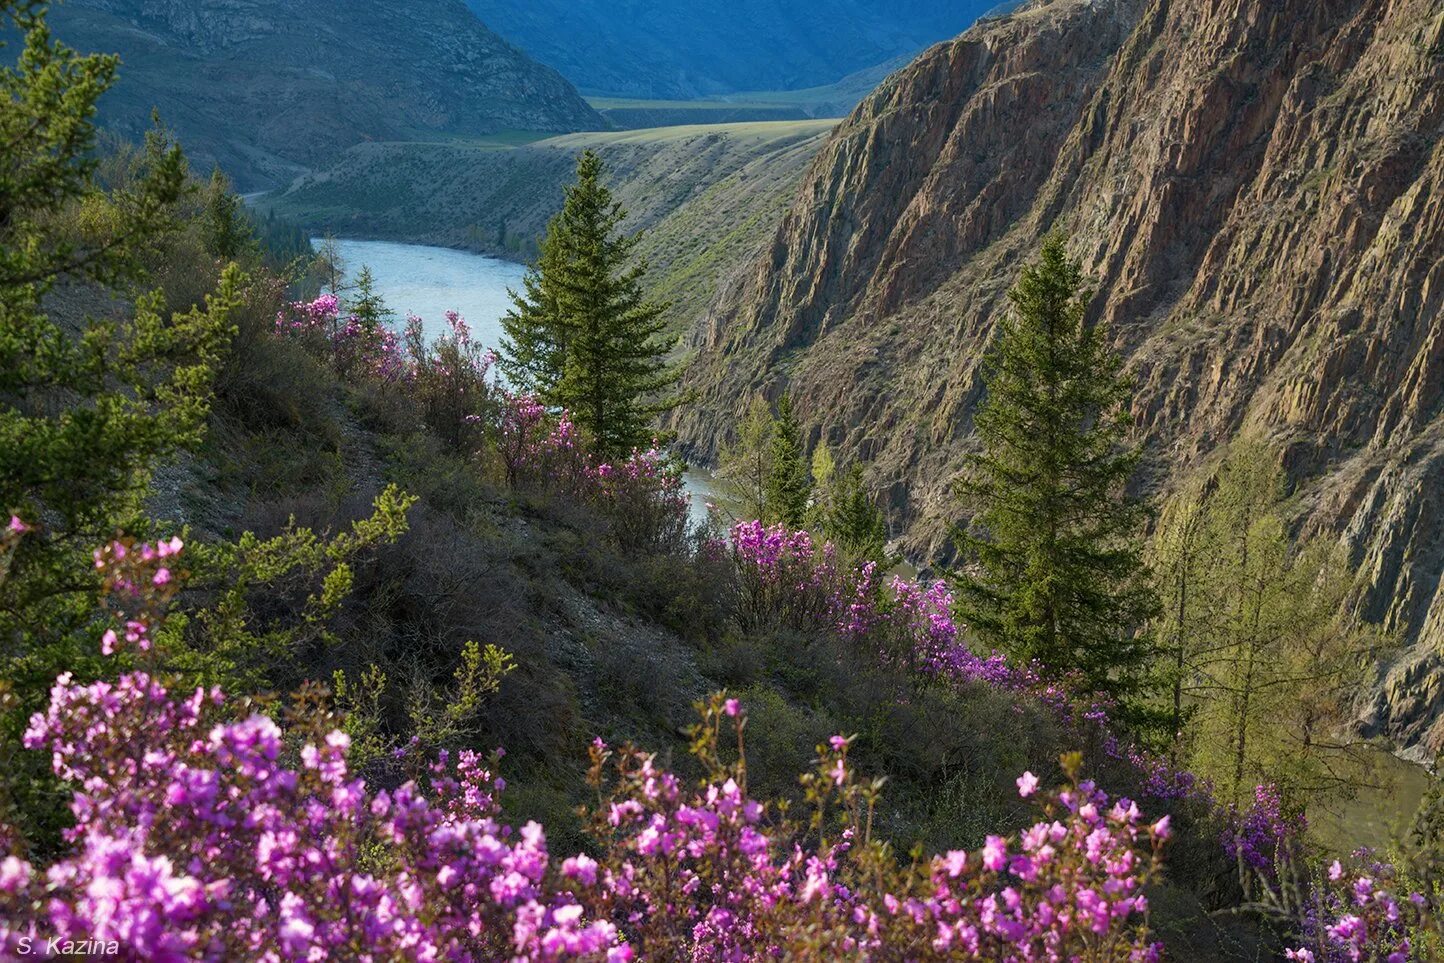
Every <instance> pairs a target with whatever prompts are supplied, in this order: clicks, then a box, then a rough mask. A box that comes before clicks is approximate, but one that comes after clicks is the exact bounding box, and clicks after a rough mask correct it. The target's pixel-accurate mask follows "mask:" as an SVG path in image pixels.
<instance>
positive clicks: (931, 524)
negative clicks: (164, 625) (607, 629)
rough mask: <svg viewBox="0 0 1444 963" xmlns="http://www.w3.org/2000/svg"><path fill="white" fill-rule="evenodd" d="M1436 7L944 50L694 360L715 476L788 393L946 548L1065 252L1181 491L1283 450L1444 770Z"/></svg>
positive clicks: (1179, 11) (704, 440)
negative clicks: (768, 408)
mask: <svg viewBox="0 0 1444 963" xmlns="http://www.w3.org/2000/svg"><path fill="white" fill-rule="evenodd" d="M1441 131H1444V8H1441V7H1440V6H1439V4H1438V3H1437V0H1187V2H1185V0H1051V2H1035V3H1033V4H1030V5H1029V6H1027V7H1026V8H1025V9H1024V10H1023V11H1022V12H1020V13H1018V14H1015V15H1014V16H1013V17H1011V18H1009V19H1006V20H1002V21H992V22H986V23H984V24H981V25H979V26H978V27H976V28H974V29H973V30H971V31H969V32H968V33H967V34H964V35H963V36H962V37H961V38H959V39H958V40H956V41H954V42H951V43H948V44H943V45H941V46H938V47H936V48H934V49H932V50H931V51H929V52H928V53H926V54H924V55H923V56H922V57H921V58H920V59H919V60H917V61H916V62H915V63H914V64H912V66H911V67H909V68H908V69H907V70H905V71H902V72H901V73H899V74H896V75H894V76H893V77H892V78H891V79H890V80H889V81H888V82H887V83H885V84H884V85H883V86H882V87H881V88H880V89H879V90H878V91H877V92H876V93H875V94H874V95H873V96H872V97H871V98H869V99H868V100H866V101H864V103H863V104H862V105H861V106H860V107H859V108H858V109H857V111H856V112H855V113H854V114H853V115H852V117H851V118H850V119H849V121H848V122H847V123H845V124H844V125H843V126H842V127H840V128H839V130H838V131H837V133H836V134H835V135H834V137H833V139H832V140H831V141H830V143H829V144H828V145H827V146H826V147H824V148H823V150H822V151H821V153H820V154H819V156H818V157H817V159H816V161H815V162H814V164H813V167H812V169H811V171H810V173H809V175H808V177H807V178H806V179H805V181H804V182H803V186H802V188H801V190H800V193H799V195H798V196H797V198H796V199H795V201H794V203H793V205H792V207H791V209H790V211H789V212H788V214H787V215H786V217H785V218H784V221H783V223H782V225H781V226H780V228H779V229H778V231H777V234H776V237H775V239H774V241H773V243H772V245H771V247H770V250H768V251H767V252H766V254H765V256H764V257H763V258H762V259H761V260H760V261H759V263H758V264H757V265H756V266H755V268H754V269H753V270H752V272H751V274H750V276H749V278H748V279H747V281H746V282H745V283H744V284H743V285H742V286H741V287H740V289H739V290H738V291H737V293H736V294H735V295H734V296H733V297H732V298H731V299H730V300H729V301H728V302H727V303H725V304H722V305H720V306H719V307H718V309H717V310H716V311H714V312H713V315H712V320H711V323H709V324H707V325H705V326H704V327H702V328H700V329H699V330H698V332H697V334H696V345H695V347H696V348H697V349H698V351H699V355H698V360H697V362H696V366H695V370H694V377H693V378H692V379H691V382H692V383H693V384H695V385H698V386H699V387H701V388H702V390H703V393H704V401H703V403H702V404H701V405H700V406H699V407H698V408H697V409H696V410H695V411H694V412H692V413H690V414H689V415H688V416H686V417H685V418H684V419H683V420H682V422H681V423H680V425H679V426H678V427H679V428H680V429H681V430H682V434H683V437H684V438H685V439H687V440H688V441H689V442H691V443H692V444H693V445H695V446H696V447H697V449H698V450H699V451H701V452H703V453H709V452H714V451H715V450H716V447H717V445H718V443H719V442H720V441H721V440H722V435H723V433H724V432H725V431H726V430H727V429H728V426H729V425H730V423H731V421H732V418H733V415H734V413H735V412H736V411H738V410H739V409H740V407H741V406H742V405H743V404H744V403H745V399H746V397H747V396H748V395H750V394H751V393H753V392H755V391H758V390H762V391H767V392H771V393H775V392H776V391H778V390H780V389H781V387H782V386H784V385H785V386H786V387H787V388H788V390H789V391H790V392H791V393H792V395H793V397H794V400H795V401H796V402H797V407H798V409H799V411H800V413H801V414H802V416H803V417H804V418H805V419H806V421H807V424H808V425H809V427H810V428H811V430H812V433H813V436H814V437H817V436H818V435H820V434H825V435H826V436H827V438H828V440H829V441H830V442H831V443H832V444H834V445H837V446H839V447H840V448H841V449H842V450H843V451H844V452H845V453H847V454H849V455H861V456H862V457H864V458H867V459H870V460H872V462H873V464H874V467H873V469H872V474H871V477H872V480H873V481H874V483H875V485H876V486H877V487H878V488H879V489H881V490H883V491H884V492H885V494H886V498H887V502H888V506H889V509H890V512H891V516H892V520H893V523H894V525H895V526H897V527H899V528H902V529H904V530H905V531H906V533H907V544H908V546H909V547H910V548H911V549H912V550H913V551H914V552H916V553H917V554H918V555H920V556H927V555H936V554H937V553H939V552H942V551H945V550H946V539H945V533H946V531H947V530H948V526H949V524H950V522H952V521H953V520H954V519H955V518H956V516H957V514H958V510H959V509H958V506H957V505H956V504H955V502H954V500H953V498H952V497H951V494H950V485H951V482H952V481H953V479H954V478H955V477H956V475H957V473H958V470H959V468H960V466H961V458H962V455H963V454H964V452H965V451H966V450H967V449H968V446H969V445H970V444H971V443H972V442H971V432H972V412H973V408H974V406H975V404H976V402H977V400H978V398H979V395H980V391H981V387H980V372H979V361H980V358H981V355H982V353H983V350H984V348H985V346H986V344H987V343H988V340H989V338H990V336H991V333H992V331H993V329H994V326H995V324H996V322H997V320H998V317H999V314H1000V312H1001V311H1002V310H1004V304H1005V298H1004V293H1005V292H1006V290H1007V288H1008V287H1009V285H1010V284H1011V282H1012V281H1013V279H1014V277H1015V276H1016V272H1017V270H1018V267H1019V266H1020V265H1021V264H1022V263H1023V262H1024V261H1025V260H1026V259H1027V258H1028V257H1029V256H1030V254H1031V252H1032V251H1034V250H1035V249H1036V246H1037V244H1038V241H1039V239H1040V237H1041V236H1042V235H1043V234H1044V233H1046V232H1047V231H1048V230H1050V229H1053V228H1059V227H1061V228H1063V229H1065V230H1067V231H1068V232H1069V233H1070V234H1071V236H1072V246H1073V250H1074V251H1075V252H1076V253H1077V255H1079V256H1080V257H1081V258H1082V259H1083V261H1084V263H1085V265H1086V267H1087V268H1088V270H1089V271H1091V272H1092V273H1093V275H1094V276H1095V277H1096V278H1097V279H1098V295H1097V298H1096V299H1095V303H1094V306H1093V313H1094V315H1095V316H1096V317H1097V318H1098V319H1099V320H1101V321H1103V322H1105V323H1107V324H1108V325H1110V326H1111V329H1112V331H1113V333H1114V336H1115V337H1116V339H1117V342H1118V344H1119V347H1120V349H1121V350H1122V351H1123V353H1124V354H1125V356H1126V357H1127V358H1128V361H1129V364H1130V366H1131V368H1132V370H1133V371H1134V372H1135V373H1136V375H1137V377H1138V382H1139V389H1138V394H1137V397H1136V401H1135V406H1134V407H1135V412H1134V413H1135V415H1136V417H1137V421H1138V424H1139V426H1140V429H1141V431H1142V432H1143V433H1144V437H1145V438H1146V441H1147V444H1148V449H1149V453H1150V456H1151V457H1150V465H1151V472H1152V477H1151V478H1150V479H1149V483H1150V484H1151V485H1153V486H1154V487H1156V488H1158V489H1160V490H1166V489H1167V488H1168V487H1169V486H1170V485H1171V484H1173V483H1175V482H1176V481H1177V480H1178V479H1179V478H1180V477H1182V476H1183V475H1186V474H1188V473H1190V472H1193V471H1196V470H1199V469H1200V468H1201V467H1203V466H1205V465H1206V464H1207V463H1208V459H1209V457H1210V455H1211V454H1212V453H1214V452H1216V451H1217V450H1218V448H1219V446H1220V444H1221V443H1223V442H1226V441H1227V440H1228V439H1230V438H1232V437H1234V436H1236V435H1237V434H1239V433H1240V432H1243V431H1259V432H1263V433H1266V434H1267V435H1268V436H1270V437H1271V438H1272V439H1274V440H1275V441H1276V442H1277V443H1278V444H1279V446H1280V449H1281V450H1282V451H1283V452H1284V453H1285V454H1284V458H1285V464H1286V466H1287V468H1288V470H1289V472H1290V473H1291V476H1292V477H1293V479H1294V480H1295V481H1297V482H1298V483H1299V486H1300V492H1301V495H1300V498H1299V518H1300V522H1301V525H1303V526H1305V527H1307V528H1310V529H1313V530H1324V531H1330V532H1335V533H1337V534H1338V535H1339V536H1340V537H1341V538H1342V539H1344V540H1345V541H1346V542H1347V544H1348V545H1349V546H1350V548H1351V550H1352V552H1353V554H1354V558H1355V560H1356V561H1357V562H1358V563H1359V564H1360V565H1361V566H1362V568H1363V571H1364V573H1365V576H1366V578H1367V582H1368V585H1367V589H1366V590H1365V591H1364V592H1363V593H1362V594H1361V596H1360V598H1359V599H1358V605H1359V607H1360V609H1361V611H1362V612H1363V613H1365V614H1366V615H1368V616H1369V617H1370V618H1373V619H1375V620H1378V621H1380V622H1381V623H1382V624H1383V625H1384V626H1385V627H1387V628H1388V629H1390V630H1392V631H1395V632H1397V633H1399V635H1400V637H1401V638H1402V639H1403V640H1404V641H1405V643H1406V645H1405V648H1404V650H1403V653H1402V654H1401V655H1400V656H1399V658H1398V660H1397V664H1396V665H1395V666H1394V667H1393V668H1392V670H1391V671H1390V672H1389V673H1388V677H1387V679H1385V680H1384V681H1383V683H1382V684H1381V686H1380V690H1379V694H1378V697H1377V698H1376V699H1375V700H1374V701H1373V702H1372V704H1371V705H1370V706H1368V707H1367V710H1366V712H1365V714H1364V718H1363V725H1364V727H1365V728H1366V729H1367V730H1368V731H1371V732H1386V733H1388V734H1389V735H1391V736H1393V737H1395V738H1396V739H1397V740H1399V741H1400V743H1401V744H1403V745H1406V746H1410V747H1413V751H1414V752H1416V753H1417V754H1420V755H1423V754H1426V753H1429V752H1433V751H1434V750H1436V749H1438V748H1440V747H1441V743H1444V682H1441V677H1440V651H1441V644H1444V594H1441V571H1444V505H1441V495H1440V492H1441V483H1444V419H1441V402H1444V330H1441V328H1444V323H1441V308H1444V138H1441Z"/></svg>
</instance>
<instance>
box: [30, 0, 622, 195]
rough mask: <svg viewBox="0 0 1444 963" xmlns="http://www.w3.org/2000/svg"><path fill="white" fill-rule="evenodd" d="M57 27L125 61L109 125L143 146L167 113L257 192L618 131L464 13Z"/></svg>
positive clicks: (152, 3) (88, 15)
mask: <svg viewBox="0 0 1444 963" xmlns="http://www.w3.org/2000/svg"><path fill="white" fill-rule="evenodd" d="M50 16H51V24H52V27H53V29H54V32H55V34H56V36H58V37H59V38H60V39H62V40H64V41H65V42H66V43H68V44H70V45H71V46H73V47H77V48H79V49H82V50H95V51H101V52H106V53H118V54H120V55H121V59H122V62H123V64H124V66H123V67H122V69H121V72H120V79H119V82H118V84H117V86H116V88H115V89H114V90H113V91H112V92H111V93H110V94H108V95H107V96H106V98H105V99H104V100H103V101H102V103H101V119H102V121H103V122H104V123H106V125H107V126H109V127H111V128H113V129H116V130H118V131H120V132H121V133H123V134H125V135H126V136H129V137H137V136H139V135H140V134H141V133H143V132H144V130H145V129H146V127H147V126H148V125H149V123H150V115H151V109H152V108H153V107H158V108H159V109H160V113H161V116H162V119H163V120H164V121H165V122H166V123H167V124H168V125H169V126H171V128H172V129H173V130H175V131H176V133H177V134H178V135H179V136H180V138H181V140H182V142H183V143H184V144H185V146H186V148H187V150H188V152H189V153H190V154H191V155H192V157H193V158H195V159H197V160H199V161H201V162H204V163H210V162H215V161H219V162H220V163H221V164H222V165H223V166H225V167H226V168H227V169H228V170H229V171H231V172H232V173H233V175H234V176H235V177H236V178H237V179H238V180H239V181H240V182H241V183H242V185H243V186H244V187H248V188H249V187H255V186H264V185H266V184H268V183H270V184H278V183H285V182H287V181H289V180H290V179H291V178H292V177H294V176H295V175H296V174H297V173H299V172H300V171H301V170H303V169H306V168H311V167H315V166H317V165H318V164H320V163H322V162H324V161H326V160H328V159H330V158H331V157H332V156H333V155H335V154H336V153H337V152H339V151H341V150H343V149H345V148H347V147H350V146H352V145H354V144H357V143H361V142H363V141H374V140H408V139H415V138H416V137H417V136H419V135H420V136H430V137H432V138H435V137H437V136H438V135H453V136H478V135H485V134H492V133H496V132H499V131H513V130H532V131H574V130H586V129H596V128H599V127H602V126H604V124H603V121H602V120H601V118H600V117H599V116H598V115H597V114H596V113H595V112H594V111H593V110H592V109H591V108H590V107H588V106H587V104H586V102H585V101H583V100H582V98H581V96H580V95H579V94H578V93H577V92H576V90H575V89H574V88H573V87H572V86H571V84H569V83H568V82H567V81H566V80H564V79H563V78H562V77H561V76H560V75H559V74H557V73H556V72H555V71H553V70H551V69H550V68H549V67H544V66H542V65H541V64H538V63H536V62H535V61H532V60H530V59H528V58H527V57H526V56H525V55H524V54H522V53H521V52H520V51H518V50H516V49H514V48H513V47H511V46H509V45H508V44H507V43H506V42H504V41H503V40H502V39H501V38H500V37H498V36H497V35H496V34H494V33H492V32H491V31H490V30H488V29H487V28H486V26H484V25H483V24H482V23H481V22H480V21H479V20H477V19H476V17H475V15H474V14H472V13H471V11H470V10H468V9H467V7H466V6H465V4H463V3H462V2H461V0H414V2H412V0H408V2H407V3H390V2H386V0H346V2H343V0H285V2H282V0H69V2H67V3H63V4H57V5H55V6H54V7H53V8H52V10H51V15H50Z"/></svg>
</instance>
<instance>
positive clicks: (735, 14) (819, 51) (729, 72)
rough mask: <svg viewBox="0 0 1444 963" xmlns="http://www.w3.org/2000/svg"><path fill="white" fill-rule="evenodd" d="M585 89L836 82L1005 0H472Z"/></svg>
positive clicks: (639, 93)
mask: <svg viewBox="0 0 1444 963" xmlns="http://www.w3.org/2000/svg"><path fill="white" fill-rule="evenodd" d="M466 2H467V4H468V5H469V6H470V7H471V9H473V10H474V11H476V13H477V16H478V17H480V18H481V20H482V21H483V22H484V23H485V24H486V25H487V26H489V27H490V28H491V29H493V30H495V31H496V32H497V33H499V34H501V35H502V36H503V37H504V38H506V39H507V40H508V41H510V42H512V43H513V44H515V45H517V46H518V47H520V48H521V49H522V50H524V51H526V52H527V53H528V54H530V55H531V56H533V57H535V58H536V59H538V60H540V61H541V62H542V63H545V64H548V65H549V66H552V67H555V68H556V69H557V70H559V71H561V73H562V74H563V76H565V77H566V78H567V79H568V80H570V81H571V82H572V83H574V84H576V85H577V86H578V87H579V88H581V90H582V91H583V92H584V93H588V94H601V95H609V96H617V97H642V98H661V99H690V98H694V97H705V96H710V95H716V94H728V93H735V92H738V91H754V90H796V89H799V88H804V87H817V86H822V85H826V84H831V83H833V82H835V81H837V80H840V79H841V78H843V77H845V76H847V75H848V74H851V73H854V72H856V71H858V70H862V69H864V68H867V67H873V66H876V65H878V64H881V63H884V62H885V61H889V60H893V59H895V58H896V57H898V56H900V55H910V54H913V53H916V52H917V51H919V50H921V49H922V48H923V47H926V46H928V45H929V44H932V43H935V42H937V41H939V40H944V39H947V38H949V37H952V36H954V35H956V34H958V33H961V32H962V31H963V30H965V29H967V28H968V27H969V26H971V25H972V24H973V22H974V21H976V20H977V19H978V17H979V16H981V15H982V14H984V13H987V12H988V11H990V10H991V9H993V8H995V7H996V6H997V5H998V0H466Z"/></svg>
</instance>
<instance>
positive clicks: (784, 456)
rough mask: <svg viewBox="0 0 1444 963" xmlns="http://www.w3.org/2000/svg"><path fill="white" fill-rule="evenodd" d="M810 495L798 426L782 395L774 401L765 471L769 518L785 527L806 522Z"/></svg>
mask: <svg viewBox="0 0 1444 963" xmlns="http://www.w3.org/2000/svg"><path fill="white" fill-rule="evenodd" d="M811 498H812V479H811V478H810V477H809V475H808V471H807V457H806V453H805V452H804V451H803V447H802V428H801V427H800V426H799V425H798V424H797V418H796V417H795V416H794V415H793V412H792V401H791V399H789V398H788V397H787V395H783V396H782V398H781V399H780V400H779V401H778V402H777V419H776V421H775V422H773V426H772V457H771V459H770V464H769V465H768V470H767V505H768V508H769V513H768V517H769V520H770V521H775V522H781V523H782V524H784V525H786V526H787V527H789V528H794V529H796V528H801V527H802V526H803V525H805V524H807V507H808V502H809V501H810V500H811Z"/></svg>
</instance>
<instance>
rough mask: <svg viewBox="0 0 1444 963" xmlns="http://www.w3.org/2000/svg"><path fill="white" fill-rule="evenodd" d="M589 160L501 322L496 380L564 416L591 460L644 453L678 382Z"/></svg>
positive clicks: (618, 218)
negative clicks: (585, 442)
mask: <svg viewBox="0 0 1444 963" xmlns="http://www.w3.org/2000/svg"><path fill="white" fill-rule="evenodd" d="M603 173H604V169H603V165H602V160H601V158H600V157H598V156H597V154H596V153H595V152H593V151H590V150H588V151H583V152H582V154H581V156H580V157H579V158H578V159H577V181H576V183H575V184H573V185H572V186H571V187H569V188H567V192H566V200H565V202H564V203H563V205H562V210H561V213H560V214H558V215H557V216H556V217H555V218H554V219H553V220H552V222H551V224H550V225H549V227H548V229H547V236H546V238H545V240H544V241H543V244H542V252H543V253H542V257H541V258H540V259H539V260H538V262H537V265H536V267H535V268H534V269H533V270H532V272H531V274H530V275H529V277H528V279H527V283H526V290H525V292H523V293H519V294H514V296H513V301H514V308H513V310H512V311H511V312H510V313H509V314H508V315H507V316H506V317H505V318H504V319H503V320H502V326H503V328H504V329H505V331H506V337H505V339H504V340H503V341H502V345H501V352H502V356H503V370H504V371H506V372H507V374H508V376H509V377H511V378H512V379H513V380H514V382H516V383H517V384H519V385H521V386H522V387H524V388H527V389H529V390H531V391H533V392H534V393H535V394H536V395H537V396H538V397H539V398H540V399H541V400H542V401H543V402H544V403H546V404H549V405H552V406H554V407H559V408H566V409H567V410H569V411H570V412H571V414H572V418H573V419H574V420H575V421H576V423H577V425H578V426H579V427H580V428H581V429H582V431H583V432H584V433H585V435H586V436H587V438H588V439H589V441H590V442H591V444H592V445H593V446H594V447H595V449H596V450H597V452H598V453H599V454H601V455H602V456H604V457H616V456H620V455H625V454H626V453H627V452H628V451H630V450H631V449H632V448H634V447H640V446H644V445H646V444H647V443H648V442H649V441H650V440H651V438H652V436H653V428H652V421H653V418H654V416H656V415H657V414H659V413H661V412H663V411H667V410H669V409H671V408H673V407H675V405H676V404H677V399H676V398H673V397H668V393H669V392H670V390H671V389H672V388H673V387H674V386H675V385H676V384H677V381H678V379H679V377H680V373H679V372H678V371H676V370H675V369H674V368H673V367H672V366H671V365H669V364H668V363H667V359H666V356H667V353H668V351H670V349H671V347H672V341H671V340H670V339H667V338H666V337H664V336H663V332H664V331H665V329H666V322H665V321H664V320H663V314H664V313H665V312H666V309H667V305H665V304H658V303H654V302H651V301H648V300H647V299H646V297H645V296H644V295H643V292H642V277H643V275H644V273H645V271H646V265H645V264H644V263H641V262H639V261H637V260H636V259H635V256H634V255H635V248H636V245H637V241H638V239H639V238H638V236H637V235H632V236H626V235H624V234H622V233H621V224H622V221H623V220H624V219H625V218H626V212H625V211H624V210H623V209H622V207H621V205H620V204H618V203H616V202H615V201H614V200H613V199H612V194H611V192H610V191H609V190H608V189H607V188H606V187H605V186H604V185H603V184H602V174H603Z"/></svg>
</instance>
